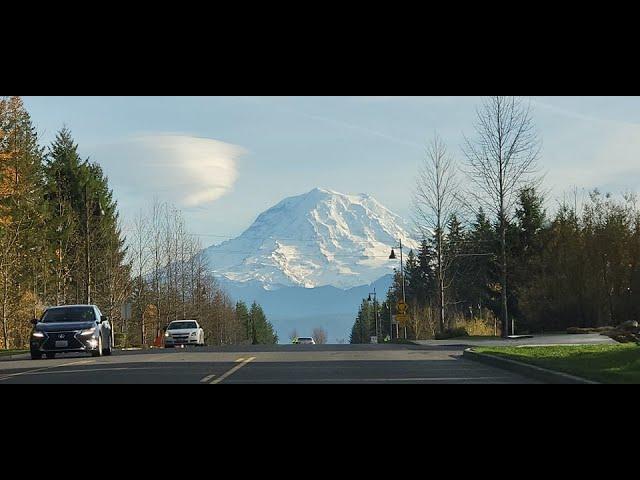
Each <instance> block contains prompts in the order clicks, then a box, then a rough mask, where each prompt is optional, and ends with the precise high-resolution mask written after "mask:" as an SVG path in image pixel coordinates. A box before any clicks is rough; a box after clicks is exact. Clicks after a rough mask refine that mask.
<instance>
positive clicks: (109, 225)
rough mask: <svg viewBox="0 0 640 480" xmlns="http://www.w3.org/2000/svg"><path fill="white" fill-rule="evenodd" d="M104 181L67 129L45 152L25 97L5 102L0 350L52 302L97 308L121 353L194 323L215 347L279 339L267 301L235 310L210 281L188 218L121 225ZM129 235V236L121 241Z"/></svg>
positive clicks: (0, 111) (148, 216) (0, 157)
mask: <svg viewBox="0 0 640 480" xmlns="http://www.w3.org/2000/svg"><path fill="white" fill-rule="evenodd" d="M122 223H123V222H122V221H121V219H120V217H119V214H118V208H117V202H116V200H115V198H114V195H113V192H112V191H111V189H110V188H109V184H108V179H107V177H106V176H105V174H104V172H103V170H102V168H101V167H100V165H99V164H98V163H97V162H91V161H89V160H88V159H82V158H81V157H80V155H79V154H78V145H77V144H76V143H75V142H74V139H73V137H72V134H71V131H70V130H69V129H68V128H66V127H65V128H62V129H61V130H60V131H59V132H58V133H57V135H56V138H55V140H54V141H53V143H52V144H51V145H48V146H42V145H41V143H40V141H39V138H38V134H37V131H36V128H35V126H34V123H33V121H32V119H31V117H30V115H29V113H28V112H27V111H26V109H25V107H24V104H23V102H22V100H21V99H20V98H19V97H4V98H0V302H1V310H2V311H1V331H0V340H1V343H0V346H1V347H2V348H4V349H11V348H24V347H25V346H28V341H29V334H30V331H31V324H30V320H31V319H32V318H34V317H38V316H39V315H40V314H41V313H42V311H43V310H44V309H45V308H46V307H47V306H50V305H63V304H78V303H94V304H96V305H98V306H99V308H100V309H101V310H102V312H103V313H105V314H106V315H108V316H109V318H110V320H111V322H112V324H113V325H114V330H115V332H116V334H115V337H116V343H117V345H118V346H132V345H136V346H139V345H151V344H152V343H153V342H154V340H155V339H156V338H158V337H159V335H160V332H161V330H162V327H163V326H164V325H166V324H167V323H168V322H170V321H172V320H177V319H185V318H191V319H198V320H199V321H200V323H201V324H202V326H203V328H204V330H205V334H206V339H207V343H209V344H228V343H241V342H250V343H275V342H277V336H276V335H275V333H274V330H273V327H272V325H271V324H270V323H269V321H268V320H267V318H266V316H265V315H264V312H263V311H262V308H261V307H260V305H257V304H254V305H252V306H251V307H250V308H249V307H247V305H245V304H244V303H242V302H238V303H235V302H233V301H232V300H231V299H230V298H229V297H228V295H227V294H226V293H225V292H224V291H223V290H222V289H221V288H220V287H219V286H218V285H217V284H216V282H215V280H214V279H213V278H211V276H210V275H208V274H207V271H206V269H205V267H204V264H203V262H202V259H201V257H200V255H199V252H200V246H199V245H198V244H197V242H195V241H194V240H193V237H192V236H191V235H190V234H189V233H188V232H187V231H186V227H185V224H184V220H183V219H182V216H181V213H180V212H179V211H178V210H177V209H175V208H173V207H171V206H169V205H164V204H160V203H155V204H153V205H151V206H150V207H149V210H148V211H147V212H141V213H140V215H139V216H138V217H137V218H136V219H135V221H134V222H132V225H130V226H128V227H126V228H125V227H123V225H122ZM125 234H126V235H125Z"/></svg>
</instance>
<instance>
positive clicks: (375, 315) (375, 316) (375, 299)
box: [368, 288, 379, 338]
mask: <svg viewBox="0 0 640 480" xmlns="http://www.w3.org/2000/svg"><path fill="white" fill-rule="evenodd" d="M371 295H373V320H374V322H375V324H376V338H378V336H379V335H378V297H377V295H376V289H375V288H374V289H373V293H371V292H370V293H369V298H368V301H369V302H370V301H371Z"/></svg>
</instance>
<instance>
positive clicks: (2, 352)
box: [0, 350, 29, 357]
mask: <svg viewBox="0 0 640 480" xmlns="http://www.w3.org/2000/svg"><path fill="white" fill-rule="evenodd" d="M21 353H29V350H0V357H4V356H6V355H20V354H21Z"/></svg>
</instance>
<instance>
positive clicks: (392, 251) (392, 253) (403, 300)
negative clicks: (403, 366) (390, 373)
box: [389, 239, 407, 339]
mask: <svg viewBox="0 0 640 480" xmlns="http://www.w3.org/2000/svg"><path fill="white" fill-rule="evenodd" d="M396 258H398V257H396V252H395V251H394V249H393V248H392V249H391V255H389V260H395V259H396ZM400 277H401V278H402V302H403V303H405V304H406V303H407V297H406V294H405V288H404V260H403V258H402V239H400ZM389 316H391V309H389ZM396 332H397V334H396V338H397V337H399V336H400V335H399V333H400V331H399V327H396ZM404 338H405V339H406V338H407V327H404Z"/></svg>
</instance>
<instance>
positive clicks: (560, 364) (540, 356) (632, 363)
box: [474, 343, 640, 383]
mask: <svg viewBox="0 0 640 480" xmlns="http://www.w3.org/2000/svg"><path fill="white" fill-rule="evenodd" d="M474 351H477V352H479V353H489V354H491V355H496V356H504V357H507V358H511V359H513V360H518V361H521V362H525V363H531V364H533V365H537V366H540V367H544V368H549V369H551V370H557V371H560V372H565V373H569V374H572V375H577V376H579V377H583V378H587V379H590V380H595V381H597V382H602V383H640V346H638V345H636V344H635V343H625V344H617V345H572V346H549V347H477V348H474Z"/></svg>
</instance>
